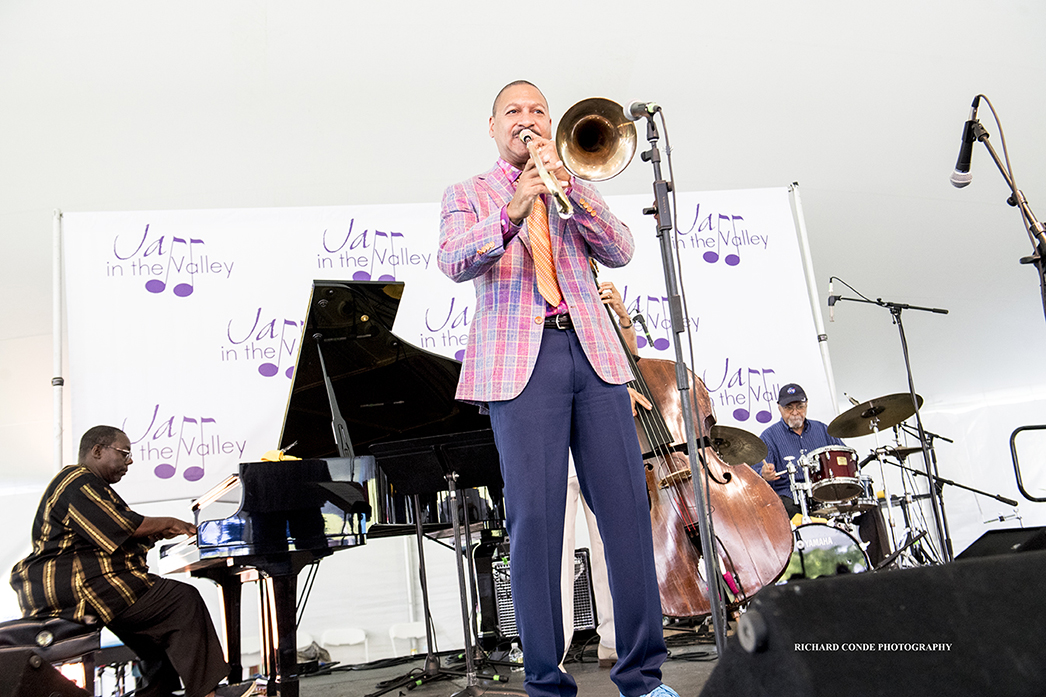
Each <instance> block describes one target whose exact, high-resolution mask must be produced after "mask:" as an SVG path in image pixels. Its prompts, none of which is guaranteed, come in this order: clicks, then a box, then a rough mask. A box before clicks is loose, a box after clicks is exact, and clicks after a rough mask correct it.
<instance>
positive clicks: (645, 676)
mask: <svg viewBox="0 0 1046 697" xmlns="http://www.w3.org/2000/svg"><path fill="white" fill-rule="evenodd" d="M551 135H552V120H551V118H550V117H549V114H548V106H547V103H546V101H545V98H544V96H543V95H542V94H541V92H540V90H538V89H537V87H535V86H534V85H532V84H531V83H529V82H526V81H517V82H513V83H510V84H509V85H507V86H506V87H504V88H503V89H502V90H501V92H500V93H499V94H498V96H497V97H496V98H495V100H494V108H493V112H492V114H491V117H490V137H491V138H493V139H494V142H495V144H496V145H497V148H498V154H499V156H500V157H499V159H498V162H497V164H495V166H494V167H493V168H492V169H490V170H489V171H487V172H485V173H484V174H480V175H478V176H475V177H472V178H471V179H469V180H467V181H465V182H462V183H459V184H455V185H453V186H451V187H450V188H448V189H447V191H446V193H445V194H444V197H443V206H442V213H441V224H440V247H439V254H438V263H439V267H440V269H441V270H442V271H443V273H445V274H447V276H449V277H450V278H451V279H452V280H454V281H457V282H462V281H467V280H472V281H473V282H474V284H475V287H476V305H475V308H476V309H475V313H474V317H473V321H472V325H471V327H470V330H469V343H468V348H467V349H466V352H465V360H464V365H463V366H462V371H461V378H460V380H459V382H458V388H457V394H456V396H457V398H458V399H460V400H462V401H467V402H472V403H476V404H480V405H481V406H483V407H486V408H487V409H489V411H490V417H491V425H492V427H493V430H494V438H495V442H496V443H497V446H498V451H499V453H500V456H501V473H502V477H503V478H504V481H505V501H506V509H507V516H508V530H509V539H510V541H511V545H512V547H511V557H510V560H511V561H510V563H511V575H512V598H513V603H514V605H515V610H516V618H517V624H518V626H519V630H520V638H521V639H522V643H523V656H524V668H525V671H526V679H525V686H526V689H527V693H528V694H529V695H530V696H531V697H560V696H562V697H573V696H574V695H575V694H576V693H577V686H576V684H575V683H574V680H573V678H571V677H570V676H569V675H567V674H566V673H563V672H562V671H561V670H560V669H559V662H560V659H561V658H562V656H563V651H564V643H565V639H564V636H563V622H562V603H561V598H560V586H559V584H560V562H561V558H562V546H563V519H564V503H565V500H566V484H567V453H568V450H569V451H570V452H571V453H572V454H573V457H574V464H575V467H576V469H577V474H578V479H579V483H580V485H581V490H582V492H583V493H584V495H585V499H586V500H587V501H588V502H589V504H590V505H591V507H592V510H593V511H594V512H595V514H596V518H597V520H598V521H599V529H600V531H601V533H602V536H603V540H604V544H605V547H606V560H607V566H608V572H609V577H610V588H611V594H612V595H613V599H614V615H615V620H616V643H617V653H618V662H617V664H616V665H615V667H614V669H613V670H612V671H611V673H610V676H611V679H612V680H613V681H614V682H615V684H616V685H617V686H618V687H619V689H620V690H621V693H622V695H624V696H625V697H640V696H641V695H643V696H645V695H651V696H652V697H673V696H675V697H677V696H676V693H675V692H674V691H673V690H671V689H670V688H668V687H667V686H665V685H663V684H662V683H661V664H662V663H663V662H664V660H665V657H666V653H667V652H666V649H665V643H664V638H663V633H662V624H661V600H660V596H659V594H658V587H657V577H656V574H655V571H654V557H653V545H652V542H651V531H650V514H649V508H648V503H647V494H646V483H645V479H644V471H643V462H642V456H641V453H640V450H639V443H638V439H637V437H636V431H635V425H634V422H633V420H632V413H631V412H632V409H631V405H630V401H629V395H628V390H627V388H626V387H625V385H624V383H626V382H627V381H629V380H630V379H631V377H632V376H631V373H630V370H629V367H628V362H627V359H626V357H625V355H624V353H623V352H622V349H621V345H620V342H619V341H618V338H617V335H616V334H615V332H614V328H613V326H612V325H611V320H610V318H609V316H608V315H607V313H606V311H605V309H604V308H603V304H602V302H601V301H600V298H599V295H598V292H597V286H596V283H595V280H594V279H593V277H592V274H591V271H590V267H589V257H592V258H595V259H596V260H597V261H599V262H601V263H602V264H604V265H606V266H608V267H619V266H623V265H624V264H626V263H628V261H629V259H631V257H632V253H633V250H634V244H633V240H632V235H631V233H630V232H629V230H628V228H627V227H626V226H625V225H624V223H622V222H621V221H620V220H618V219H617V218H616V217H615V216H614V215H613V214H612V213H611V212H610V210H609V209H608V207H607V205H606V203H605V202H604V201H603V199H602V197H601V196H600V195H599V193H598V192H597V191H596V189H595V188H594V187H593V186H592V185H590V184H588V183H587V182H585V181H582V180H580V179H572V178H571V177H570V175H569V174H568V172H567V171H566V169H565V168H564V165H563V163H562V162H561V161H560V159H559V156H558V155H557V154H556V149H555V145H554V144H553V143H552V142H551V141H550V138H551ZM521 136H522V138H521ZM524 138H525V139H526V140H528V141H529V142H527V143H525V142H524V140H523V139H524ZM538 161H540V162H538ZM564 199H565V200H564ZM571 208H572V209H573V212H572V213H571V211H570V209H571ZM557 210H559V211H560V214H557ZM563 216H570V217H563Z"/></svg>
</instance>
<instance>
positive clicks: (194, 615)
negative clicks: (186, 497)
mask: <svg viewBox="0 0 1046 697" xmlns="http://www.w3.org/2000/svg"><path fill="white" fill-rule="evenodd" d="M130 448H131V443H130V441H129V440H128V438H127V435H126V434H124V433H123V431H121V430H119V429H117V428H113V427H112V426H95V427H93V428H91V429H89V430H88V431H87V432H86V433H85V434H84V435H83V438H82V439H81V440H80V452H79V458H78V463H77V464H76V465H71V466H69V467H66V468H65V469H63V470H62V471H61V472H59V473H58V474H57V475H56V476H55V478H54V479H53V480H52V481H51V483H50V484H49V485H48V487H47V490H46V491H45V492H44V495H43V498H42V499H41V500H40V507H39V509H38V510H37V512H36V519H35V520H34V521H33V532H32V536H33V550H32V553H31V554H30V555H29V556H28V557H26V558H25V559H23V560H22V561H20V562H18V563H17V564H16V565H15V567H14V569H13V570H12V571H11V586H12V587H13V588H14V590H15V593H17V594H18V603H19V605H21V608H22V613H23V614H24V615H25V616H26V617H37V618H45V617H64V618H66V619H70V620H75V621H81V622H83V621H90V620H89V619H88V618H91V617H94V618H97V619H98V620H99V621H101V622H102V623H103V624H105V625H106V626H107V627H109V629H110V630H111V631H112V632H113V633H114V634H115V635H116V636H118V637H119V638H120V640H121V641H122V642H123V643H124V644H125V645H126V646H127V647H128V648H130V649H132V650H133V651H134V652H135V653H136V654H137V655H138V658H139V660H140V666H141V669H142V677H143V679H144V681H145V686H144V687H143V688H142V689H139V690H138V691H137V692H136V693H135V694H136V695H137V697H161V696H163V697H166V696H168V695H171V694H172V693H173V692H174V691H175V690H178V689H180V687H181V685H180V683H179V677H180V678H181V680H182V681H183V682H184V684H185V697H205V696H207V697H209V696H210V695H213V694H214V690H215V688H216V687H217V685H218V682H219V681H220V680H221V679H222V678H223V677H225V676H226V675H227V674H228V666H227V665H226V663H225V659H224V656H223V653H222V647H221V644H220V643H219V641H218V636H217V634H216V633H215V631H214V625H213V624H211V618H210V615H209V614H208V612H207V607H206V606H205V605H204V603H203V599H202V598H201V597H200V594H199V593H198V592H197V591H196V589H195V588H193V587H192V586H190V585H188V584H185V583H181V582H178V581H174V580H171V579H167V578H161V577H159V576H155V575H153V574H150V573H149V571H148V568H147V566H146V560H145V556H146V552H147V551H148V550H149V548H150V547H151V546H152V544H153V543H154V542H156V541H157V540H161V539H169V538H172V537H176V536H178V535H191V534H193V533H195V532H196V528H195V526H193V525H192V524H191V523H186V522H184V521H181V520H178V519H176V518H165V517H147V516H143V515H141V514H140V513H136V512H134V511H132V510H131V509H130V508H129V507H128V506H127V504H126V503H125V502H124V500H123V499H122V498H121V497H120V495H119V494H117V493H116V492H115V491H114V490H113V489H112V487H111V486H110V485H111V484H115V483H116V482H118V481H120V479H121V478H123V476H124V474H126V472H127V467H128V466H129V465H130V464H131V462H132V460H131V450H130Z"/></svg>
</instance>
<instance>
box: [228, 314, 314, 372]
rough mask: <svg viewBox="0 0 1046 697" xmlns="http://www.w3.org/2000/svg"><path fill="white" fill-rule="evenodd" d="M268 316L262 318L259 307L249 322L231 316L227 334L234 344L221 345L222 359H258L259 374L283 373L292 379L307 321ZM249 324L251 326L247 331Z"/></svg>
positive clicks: (245, 360)
mask: <svg viewBox="0 0 1046 697" xmlns="http://www.w3.org/2000/svg"><path fill="white" fill-rule="evenodd" d="M265 317H266V318H265V319H263V318H262V308H261V307H259V308H258V310H257V311H256V312H255V313H254V317H253V319H252V320H250V321H248V322H244V323H241V322H237V321H236V319H235V318H234V319H230V320H229V322H228V324H227V325H226V329H225V338H226V339H227V340H228V342H229V344H231V345H232V346H231V347H229V346H225V345H223V346H222V347H221V349H220V352H221V360H222V362H224V363H229V362H238V361H241V360H242V361H244V362H254V361H258V374H259V375H261V376H262V377H266V378H271V377H274V376H276V375H279V374H281V373H282V374H283V375H284V376H286V377H287V378H288V379H290V378H292V377H293V376H294V362H295V358H296V356H297V351H298V347H299V346H300V339H301V333H302V330H303V328H304V326H305V323H304V322H302V321H296V320H291V319H286V318H277V317H275V316H271V315H266V316H265ZM248 325H249V327H250V328H249V329H246V331H245V330H244V327H246V326H248Z"/></svg>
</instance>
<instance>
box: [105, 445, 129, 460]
mask: <svg viewBox="0 0 1046 697" xmlns="http://www.w3.org/2000/svg"><path fill="white" fill-rule="evenodd" d="M105 447H107V448H112V449H113V450H115V451H116V452H118V453H120V454H121V455H123V459H124V461H127V460H130V459H131V451H130V450H124V449H123V448H117V447H116V446H114V445H107V446H105Z"/></svg>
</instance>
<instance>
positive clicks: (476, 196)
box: [437, 165, 635, 404]
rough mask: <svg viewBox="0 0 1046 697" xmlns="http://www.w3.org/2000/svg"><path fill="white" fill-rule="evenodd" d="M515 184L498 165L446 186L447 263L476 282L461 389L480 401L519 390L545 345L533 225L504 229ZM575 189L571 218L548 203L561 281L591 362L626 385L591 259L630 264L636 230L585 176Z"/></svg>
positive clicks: (442, 242) (466, 397)
mask: <svg viewBox="0 0 1046 697" xmlns="http://www.w3.org/2000/svg"><path fill="white" fill-rule="evenodd" d="M513 189H514V183H513V182H511V181H510V180H509V179H508V177H506V176H505V173H504V172H503V171H502V170H501V168H500V167H498V166H497V165H495V166H494V168H493V169H491V170H490V171H489V172H487V173H485V174H481V175H478V176H476V177H473V178H472V179H469V180H468V181H465V182H461V183H460V184H455V185H453V186H451V187H450V188H448V189H447V191H446V193H444V195H443V210H442V213H441V216H440V239H439V254H438V257H437V260H438V264H439V268H440V270H441V271H443V273H445V274H446V275H447V276H449V277H450V278H451V279H452V280H454V281H456V282H461V281H468V280H472V281H473V282H474V283H475V285H476V307H475V312H474V314H473V317H472V325H471V326H470V327H469V343H468V347H467V348H466V350H465V361H464V365H463V366H462V371H461V379H460V380H459V381H458V389H457V393H456V397H457V398H458V399H460V400H462V401H467V402H473V403H480V404H482V403H485V402H492V401H500V400H506V399H512V398H513V397H516V396H517V395H518V394H519V393H520V392H521V391H522V390H523V388H524V387H525V386H526V384H527V381H528V380H529V379H530V374H531V372H533V370H534V363H535V362H536V361H537V355H538V348H539V347H540V345H541V333H542V331H543V328H544V320H545V300H544V299H543V298H542V297H541V295H540V294H539V293H538V290H537V282H536V280H535V271H534V262H533V259H532V258H531V254H530V239H529V237H528V234H527V226H526V224H525V223H524V225H523V227H522V229H521V230H520V232H519V234H518V235H516V236H515V237H513V238H512V239H511V240H510V241H509V243H508V246H507V247H506V246H504V243H503V236H502V234H501V209H502V207H503V206H505V205H506V204H507V203H508V202H509V201H510V200H511V199H512V194H513ZM570 199H571V202H572V203H573V205H574V217H573V218H571V219H569V220H563V219H562V218H560V217H559V215H558V214H557V213H556V212H555V207H554V206H550V208H551V210H550V211H549V231H550V232H551V235H552V254H553V257H554V258H555V262H556V273H557V275H558V277H559V286H560V288H561V289H562V291H563V297H564V299H565V300H566V303H567V307H568V308H569V309H570V317H571V319H572V320H573V323H574V329H575V331H576V332H577V335H578V338H579V339H580V340H581V345H582V347H584V350H585V355H586V356H587V357H588V360H589V363H591V364H592V367H593V368H594V369H595V371H596V373H597V374H598V375H599V376H600V377H601V378H602V379H603V380H605V381H606V382H609V383H611V384H617V385H620V384H622V383H625V382H628V381H629V380H631V379H632V373H631V371H630V369H629V367H628V361H627V359H626V357H625V355H624V352H623V351H622V349H621V343H620V341H619V340H618V337H617V334H616V332H615V331H614V327H613V326H612V324H611V322H610V318H609V316H608V315H607V312H606V309H605V308H604V306H603V303H602V302H600V300H599V296H598V293H597V289H596V281H595V279H594V278H593V276H592V271H591V269H590V268H589V264H588V259H589V257H594V258H595V259H596V260H597V261H599V262H600V263H601V264H603V265H605V266H608V267H618V266H624V265H625V264H627V263H628V261H629V259H631V258H632V253H633V251H634V249H635V246H634V243H633V240H632V233H631V232H629V230H628V227H627V226H626V225H625V224H624V223H622V222H621V221H620V220H618V219H617V217H615V216H614V214H613V213H611V212H610V209H609V208H608V207H607V204H606V202H605V201H604V200H603V198H602V197H601V196H600V195H599V193H598V192H597V191H596V189H595V187H593V186H592V185H590V184H588V183H587V182H584V181H581V180H575V182H574V185H573V187H572V188H571V192H570Z"/></svg>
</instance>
